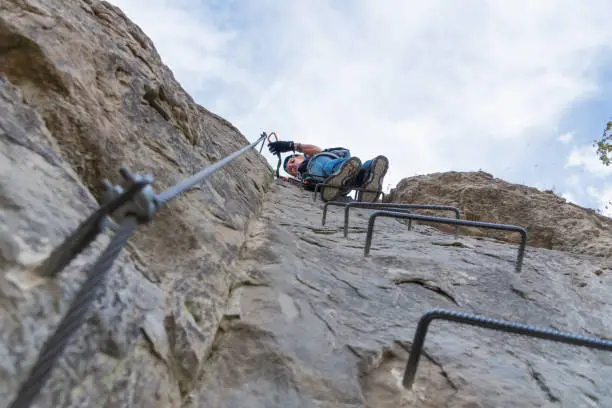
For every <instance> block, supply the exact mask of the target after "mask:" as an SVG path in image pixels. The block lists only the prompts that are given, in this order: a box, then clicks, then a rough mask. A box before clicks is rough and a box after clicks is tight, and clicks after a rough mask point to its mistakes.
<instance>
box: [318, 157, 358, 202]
mask: <svg viewBox="0 0 612 408" xmlns="http://www.w3.org/2000/svg"><path fill="white" fill-rule="evenodd" d="M360 168H361V160H359V158H358V157H351V158H350V159H348V160H347V161H345V162H344V163H342V165H341V166H340V168H339V169H338V170H336V172H335V173H334V174H332V175H331V176H329V177H328V178H327V179H326V180H325V185H324V186H323V188H322V189H321V198H322V199H323V201H332V200H334V199H335V198H337V197H338V196H340V195H344V194H346V191H347V189H348V191H350V187H351V185H352V184H353V180H354V179H355V176H356V175H357V172H358V171H359V169H360ZM342 187H345V188H342ZM343 193H344V194H343Z"/></svg>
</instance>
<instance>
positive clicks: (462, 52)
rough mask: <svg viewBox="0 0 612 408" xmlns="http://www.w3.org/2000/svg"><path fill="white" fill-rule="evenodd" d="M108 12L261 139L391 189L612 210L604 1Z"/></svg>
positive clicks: (192, 0) (150, 2)
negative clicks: (449, 185) (553, 199)
mask: <svg viewBox="0 0 612 408" xmlns="http://www.w3.org/2000/svg"><path fill="white" fill-rule="evenodd" d="M111 3H113V4H115V5H117V6H119V7H120V8H121V9H123V11H124V12H125V13H126V14H127V15H128V17H130V19H132V20H133V21H134V22H135V23H136V24H138V25H139V26H140V27H141V28H142V29H143V30H144V31H145V32H146V33H147V35H148V36H149V37H151V39H152V40H153V42H154V43H155V45H156V48H157V50H158V52H159V53H160V55H161V57H162V59H163V60H164V62H165V63H166V64H167V65H168V66H169V67H170V68H171V69H172V70H173V72H174V74H175V76H176V78H177V79H178V80H179V82H180V83H181V84H182V85H183V87H184V88H185V89H186V90H187V91H188V92H189V93H190V94H191V95H192V96H193V97H194V99H195V100H196V101H197V102H198V103H199V104H201V105H202V106H204V107H206V108H207V109H209V110H211V111H213V112H215V113H217V114H219V115H221V116H223V117H224V118H225V119H227V120H229V121H230V122H232V123H233V124H234V125H235V126H237V127H238V128H239V129H240V131H241V132H242V133H243V134H244V135H245V136H246V137H247V138H248V139H249V140H255V138H257V136H258V135H259V134H260V133H261V132H262V131H276V132H277V133H278V134H279V136H280V137H281V139H284V140H295V141H300V142H304V143H312V144H316V145H319V146H321V147H329V146H332V145H333V146H338V145H343V146H346V147H349V148H350V149H351V151H352V153H353V154H354V155H356V156H359V157H360V158H362V160H366V159H368V158H371V157H373V156H376V155H378V154H384V155H386V156H387V157H389V159H390V161H391V166H390V169H389V172H388V175H387V178H386V181H385V185H386V187H387V188H388V187H389V186H391V187H394V186H395V185H396V184H397V183H398V182H399V181H400V180H401V179H402V178H404V177H408V176H413V175H416V174H426V173H431V172H439V171H449V170H458V171H471V170H479V169H482V170H484V171H487V172H489V173H492V174H493V175H494V176H495V177H499V178H502V179H504V180H506V181H509V182H513V183H521V184H526V185H529V186H534V187H538V188H540V189H543V190H544V189H551V188H553V189H554V191H555V192H557V193H558V194H559V195H563V196H564V197H566V198H567V199H568V200H570V201H573V202H575V203H577V204H579V205H582V206H585V207H589V208H599V209H603V207H604V205H605V203H606V202H607V201H610V200H612V181H611V180H610V179H611V176H612V167H610V168H608V167H605V166H604V165H602V164H600V163H599V162H598V161H597V158H596V155H595V150H594V148H593V147H592V143H593V140H594V139H596V138H598V137H599V135H600V134H601V132H602V130H603V127H604V126H605V123H606V122H607V121H608V120H610V119H612V98H610V95H612V65H611V64H610V62H612V25H611V24H609V21H608V20H609V18H608V17H607V15H606V13H605V12H603V11H604V10H606V9H608V8H609V7H608V6H609V2H607V1H603V0H602V1H599V0H593V1H586V0H585V1H580V2H577V1H549V0H538V1H535V2H534V1H523V0H516V1H514V0H513V1H485V0H480V1H476V0H474V1H472V0H461V1H448V0H447V1H441V0H439V1H438V0H428V1H417V0H376V1H374V0H355V1H348V0H345V1H322V0H310V1H302V0H276V1H272V0H257V1H246V0H245V1H235V0H229V1H228V0H225V1H221V0H216V1H198V0H174V1H170V0H165V1H164V0H111ZM266 156H267V158H268V159H269V161H270V163H271V165H272V166H273V167H275V166H276V158H275V157H274V156H271V155H269V154H266ZM604 213H606V214H607V215H609V216H611V215H612V210H610V211H609V212H606V211H604Z"/></svg>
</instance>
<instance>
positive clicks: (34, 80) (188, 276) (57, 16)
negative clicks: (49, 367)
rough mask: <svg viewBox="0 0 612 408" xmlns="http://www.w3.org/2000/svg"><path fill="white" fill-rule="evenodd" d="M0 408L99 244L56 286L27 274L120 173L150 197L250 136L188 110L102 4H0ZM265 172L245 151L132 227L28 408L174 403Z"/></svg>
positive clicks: (136, 39) (222, 295)
mask: <svg viewBox="0 0 612 408" xmlns="http://www.w3.org/2000/svg"><path fill="white" fill-rule="evenodd" d="M0 73H2V74H4V76H3V77H2V79H1V81H0V112H2V114H1V115H0V143H1V148H0V168H1V172H0V219H1V222H0V255H1V256H0V271H1V273H0V327H1V329H0V356H2V358H0V360H1V362H0V407H6V406H7V405H8V403H9V402H10V401H11V400H12V399H13V397H14V395H15V393H16V391H17V389H18V385H19V384H20V383H21V382H22V381H23V380H24V379H25V377H26V376H27V374H28V373H29V370H30V367H31V366H32V364H33V363H34V361H35V359H36V357H37V355H38V350H39V349H40V348H41V346H42V345H43V343H44V341H45V340H46V339H47V337H48V336H49V335H50V334H51V333H52V332H53V330H54V329H55V327H56V325H57V323H58V321H59V319H60V317H61V316H63V315H64V313H65V312H66V310H67V307H68V305H69V304H70V302H71V300H72V299H73V298H74V295H75V292H76V291H77V289H78V288H79V287H80V284H81V283H82V281H83V279H84V277H85V274H86V273H87V272H86V271H87V270H88V268H89V267H90V266H91V265H92V263H93V261H94V260H95V258H97V256H98V255H99V254H100V252H101V250H102V248H103V247H104V246H105V245H106V244H107V243H108V238H109V235H108V234H106V235H105V236H104V237H102V238H100V240H99V241H97V242H96V243H95V245H93V248H92V249H91V250H87V251H85V253H84V254H82V255H81V256H80V257H79V258H78V259H76V260H75V261H74V262H73V263H72V264H71V265H70V266H69V267H68V268H66V269H65V270H64V271H63V272H62V273H61V274H60V276H59V277H58V278H54V279H36V277H35V275H34V274H33V272H32V271H33V269H34V268H35V266H36V265H37V264H38V263H39V262H40V261H41V260H42V259H43V258H44V257H45V256H46V255H47V254H48V253H49V252H50V251H51V249H52V248H53V247H55V246H56V245H59V244H60V243H61V242H62V240H63V238H64V237H66V236H67V235H68V234H69V233H71V232H72V231H73V230H74V228H75V227H76V226H77V225H78V224H79V222H81V221H82V220H84V219H85V218H86V217H87V216H88V215H89V214H90V213H91V212H92V211H93V210H94V209H95V208H96V207H97V200H99V199H100V193H101V191H102V183H101V182H102V180H103V179H104V178H108V179H109V180H111V181H113V182H118V181H119V174H118V170H119V167H120V166H121V165H127V166H128V167H130V168H131V169H132V170H133V171H137V172H141V173H148V174H151V175H153V176H154V183H153V186H154V188H155V190H156V191H158V192H160V191H163V190H165V189H166V188H168V187H169V186H170V185H172V184H174V183H176V182H178V181H180V180H183V179H184V178H186V177H188V176H189V175H191V174H192V173H194V172H195V171H197V170H200V169H201V168H203V167H206V166H208V165H209V164H211V163H212V162H214V161H217V160H218V159H220V158H222V157H224V156H226V155H228V154H230V153H232V152H234V151H236V150H238V149H239V148H241V147H243V146H245V145H247V144H248V143H249V142H250V141H253V140H255V139H256V137H251V138H250V141H249V140H247V139H246V138H245V137H244V136H242V135H241V134H240V133H239V132H238V130H237V129H235V128H234V127H233V126H232V125H230V124H229V123H228V122H227V121H225V120H223V119H221V118H219V117H217V116H215V115H213V114H212V113H210V112H208V111H206V110H205V109H204V108H202V107H200V106H198V105H196V104H195V103H194V102H193V100H192V99H191V98H190V97H189V96H188V95H187V94H186V93H185V92H184V91H183V90H182V88H181V87H180V86H179V84H178V83H177V82H176V81H175V80H174V78H173V76H172V73H171V72H170V71H169V70H168V68H167V67H165V66H164V65H163V64H162V62H161V60H160V57H159V56H158V54H157V52H156V51H155V49H154V47H153V44H152V43H151V41H150V40H149V39H148V38H147V37H146V36H145V35H144V34H143V32H142V31H141V30H140V29H139V28H138V27H136V26H135V25H134V24H133V23H131V22H130V21H128V19H127V18H126V17H125V15H124V14H123V13H122V12H121V11H120V10H119V9H117V8H115V7H113V6H111V5H109V4H108V3H106V2H98V1H80V0H66V1H54V2H46V1H45V2H33V1H29V0H26V1H21V0H19V1H17V0H15V1H6V0H2V1H0ZM271 180H272V173H271V168H270V167H269V166H268V164H267V163H266V161H265V159H264V158H263V157H262V156H261V155H259V154H258V153H256V152H253V151H251V152H248V153H246V154H245V155H243V156H241V157H240V158H239V159H237V160H236V161H235V162H233V163H231V164H229V165H227V166H226V167H224V168H223V169H221V170H219V171H218V172H217V173H215V174H214V175H213V176H212V177H211V178H210V179H209V180H208V181H207V182H205V183H203V184H202V185H201V186H199V187H198V188H194V189H192V190H190V191H189V192H187V193H185V194H184V195H183V196H182V197H180V198H178V199H177V200H175V201H172V202H170V203H169V204H168V205H167V206H166V207H164V208H163V209H162V210H161V211H159V212H158V213H157V214H156V216H155V218H154V220H153V221H152V222H151V223H150V224H148V225H145V226H142V227H140V228H139V232H138V233H137V235H135V236H134V237H133V238H132V239H131V240H130V242H129V245H128V247H127V248H126V249H125V250H124V251H123V253H122V255H121V257H120V259H119V260H118V261H117V262H116V263H115V267H114V268H113V270H112V272H111V274H110V278H109V280H108V281H107V283H106V285H105V287H104V289H103V290H102V291H101V292H100V293H99V294H98V296H97V299H96V302H95V305H94V308H93V309H94V312H93V313H92V315H91V317H90V318H89V319H88V321H87V323H86V325H85V326H84V327H83V328H82V329H81V330H79V332H78V335H77V336H76V337H75V338H73V339H72V340H71V342H70V343H69V345H68V347H67V349H66V351H65V353H64V355H63V357H62V358H61V359H60V362H59V364H58V365H57V366H56V367H55V369H54V370H53V372H52V377H51V379H50V381H49V382H48V383H47V385H46V386H45V388H44V389H43V392H42V393H41V394H40V396H39V398H38V399H37V401H36V404H37V405H36V406H37V407H84V406H106V407H119V406H122V407H123V406H139V407H145V406H146V407H160V408H161V407H163V408H167V407H178V406H180V405H181V401H182V399H183V396H184V395H186V394H187V393H189V392H190V390H192V389H193V387H194V382H195V380H196V378H197V376H198V375H199V373H200V371H201V369H202V367H203V365H204V362H205V360H206V358H207V356H208V354H209V352H210V348H211V345H212V344H213V341H214V337H215V334H216V332H217V326H218V322H219V320H220V319H221V316H222V314H223V310H224V308H225V303H226V300H227V296H228V293H229V288H230V286H231V283H232V281H233V276H232V275H231V273H230V269H229V268H230V266H231V264H232V263H233V262H234V261H235V259H236V256H237V254H238V251H239V249H240V248H241V246H242V245H243V242H244V240H245V230H246V228H247V226H248V223H249V220H250V219H252V218H253V217H255V216H256V215H257V213H258V211H259V210H260V206H261V201H262V199H263V194H264V192H265V189H266V188H267V186H268V185H269V182H270V181H271Z"/></svg>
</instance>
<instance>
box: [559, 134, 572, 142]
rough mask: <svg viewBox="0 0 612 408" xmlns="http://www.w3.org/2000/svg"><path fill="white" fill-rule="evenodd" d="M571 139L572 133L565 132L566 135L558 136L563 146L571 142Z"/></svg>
mask: <svg viewBox="0 0 612 408" xmlns="http://www.w3.org/2000/svg"><path fill="white" fill-rule="evenodd" d="M573 137H574V133H573V132H567V133H563V134H562V135H560V136H559V140H560V141H561V143H563V144H568V143H569V142H571V141H572V139H573Z"/></svg>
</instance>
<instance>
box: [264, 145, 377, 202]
mask: <svg viewBox="0 0 612 408" xmlns="http://www.w3.org/2000/svg"><path fill="white" fill-rule="evenodd" d="M268 149H269V150H270V152H271V153H272V154H280V153H286V152H290V151H292V152H294V154H291V155H289V156H287V157H286V158H285V161H284V162H283V169H285V171H286V172H287V173H289V174H291V175H292V176H293V177H296V178H297V179H298V180H300V181H301V182H302V183H304V184H309V185H316V184H318V183H324V184H325V186H324V187H323V189H322V190H321V197H322V199H323V201H332V200H335V199H337V198H338V197H340V196H345V195H346V194H348V193H349V192H350V191H351V189H352V188H356V187H357V188H362V189H364V190H370V191H361V190H359V191H358V192H357V197H356V198H357V200H359V201H369V202H375V201H376V200H377V199H378V196H379V194H380V193H379V191H381V190H382V181H383V178H384V177H385V174H386V173H387V169H388V168H389V160H388V159H387V158H386V157H385V156H376V157H375V158H373V159H371V160H368V161H366V162H365V163H363V164H362V163H361V160H360V159H359V158H358V157H355V156H351V152H350V150H349V149H346V148H344V147H334V148H328V149H321V148H320V147H318V146H314V145H310V144H303V143H295V142H293V141H282V140H281V141H276V142H270V143H269V144H268ZM295 152H299V153H303V154H297V153H295ZM334 187H335V188H334ZM338 187H339V188H338Z"/></svg>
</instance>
